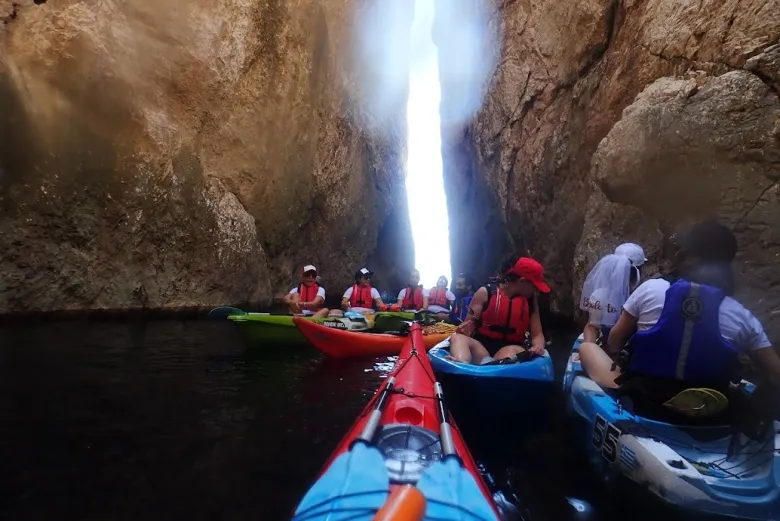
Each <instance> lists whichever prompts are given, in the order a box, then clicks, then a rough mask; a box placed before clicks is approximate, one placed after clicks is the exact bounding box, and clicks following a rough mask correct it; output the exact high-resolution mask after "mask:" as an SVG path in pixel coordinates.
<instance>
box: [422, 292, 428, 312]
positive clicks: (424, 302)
mask: <svg viewBox="0 0 780 521" xmlns="http://www.w3.org/2000/svg"><path fill="white" fill-rule="evenodd" d="M422 308H423V309H424V310H425V311H428V297H426V296H425V293H423V307H422Z"/></svg>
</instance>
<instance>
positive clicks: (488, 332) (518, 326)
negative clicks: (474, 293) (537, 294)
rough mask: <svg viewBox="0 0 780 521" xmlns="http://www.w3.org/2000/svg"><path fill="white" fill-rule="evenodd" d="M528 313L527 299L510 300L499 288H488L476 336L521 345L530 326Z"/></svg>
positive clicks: (516, 298) (529, 314)
mask: <svg viewBox="0 0 780 521" xmlns="http://www.w3.org/2000/svg"><path fill="white" fill-rule="evenodd" d="M530 311H531V310H530V306H529V305H528V299H527V298H525V297H515V298H512V299H510V298H509V297H507V296H506V295H504V293H503V292H502V291H501V289H500V288H492V287H490V286H488V301H487V304H486V305H485V307H483V308H482V316H481V317H480V326H479V328H478V329H477V334H479V335H482V336H484V337H487V338H493V339H496V340H503V341H505V342H511V343H513V344H522V343H523V341H525V334H526V332H527V331H528V327H529V326H530V324H531V313H530Z"/></svg>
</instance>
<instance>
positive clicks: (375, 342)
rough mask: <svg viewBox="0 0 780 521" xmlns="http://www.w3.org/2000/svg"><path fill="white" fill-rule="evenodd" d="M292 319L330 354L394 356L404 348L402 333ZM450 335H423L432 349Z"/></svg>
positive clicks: (344, 356)
mask: <svg viewBox="0 0 780 521" xmlns="http://www.w3.org/2000/svg"><path fill="white" fill-rule="evenodd" d="M293 322H295V326H296V327H297V328H298V330H299V331H300V332H301V333H303V336H305V337H306V340H308V341H309V343H311V344H312V345H313V346H314V347H316V348H317V349H319V350H320V351H322V352H323V353H324V354H326V355H328V356H329V357H331V358H347V357H353V356H394V355H397V354H398V353H400V352H401V348H402V347H403V346H404V342H405V341H406V337H403V336H398V335H385V334H380V333H365V332H358V331H345V330H342V329H336V328H332V327H326V326H323V325H322V324H318V323H316V322H313V321H311V320H306V319H303V318H300V317H293ZM448 336H450V335H448V334H434V335H423V337H422V338H423V344H424V345H425V349H426V350H427V349H430V348H431V347H433V346H435V345H436V344H438V343H439V342H441V341H442V340H445V339H446V338H447V337H448Z"/></svg>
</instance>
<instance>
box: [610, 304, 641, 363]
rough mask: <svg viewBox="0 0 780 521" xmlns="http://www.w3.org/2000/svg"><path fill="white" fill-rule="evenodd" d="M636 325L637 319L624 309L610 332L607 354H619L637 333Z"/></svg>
mask: <svg viewBox="0 0 780 521" xmlns="http://www.w3.org/2000/svg"><path fill="white" fill-rule="evenodd" d="M636 324H637V321H636V318H635V317H634V316H632V315H631V314H630V313H629V312H628V311H626V310H625V309H624V310H623V312H622V313H621V314H620V318H619V319H618V321H617V323H616V324H615V326H614V327H613V328H612V329H611V330H610V332H609V340H608V341H607V343H608V345H607V352H609V353H611V354H617V353H619V352H620V351H621V350H622V349H623V348H624V347H625V345H626V342H628V339H629V338H631V335H633V334H634V332H635V331H636Z"/></svg>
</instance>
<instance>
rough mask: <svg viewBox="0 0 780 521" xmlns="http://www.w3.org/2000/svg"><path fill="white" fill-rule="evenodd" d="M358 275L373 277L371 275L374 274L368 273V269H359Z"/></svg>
mask: <svg viewBox="0 0 780 521" xmlns="http://www.w3.org/2000/svg"><path fill="white" fill-rule="evenodd" d="M360 273H361V274H363V275H373V274H374V272H373V271H369V270H368V269H366V268H361V269H360Z"/></svg>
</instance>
